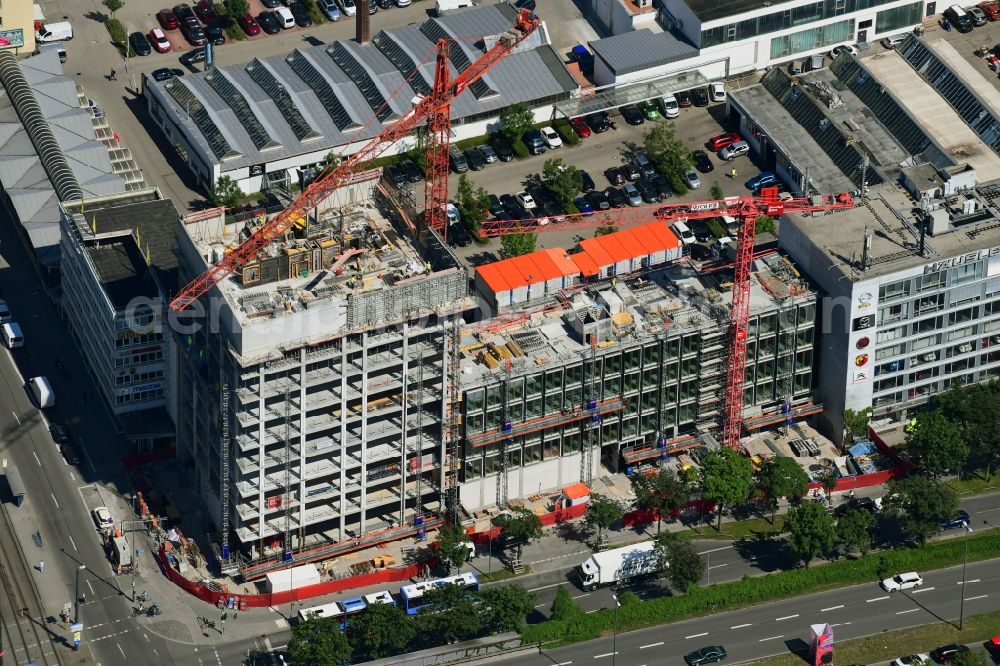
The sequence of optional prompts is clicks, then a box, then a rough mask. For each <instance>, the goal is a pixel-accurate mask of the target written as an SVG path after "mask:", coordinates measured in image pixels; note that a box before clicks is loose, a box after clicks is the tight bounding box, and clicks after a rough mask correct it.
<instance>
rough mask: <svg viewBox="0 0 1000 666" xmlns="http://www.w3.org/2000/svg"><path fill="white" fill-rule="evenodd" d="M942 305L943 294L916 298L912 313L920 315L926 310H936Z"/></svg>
mask: <svg viewBox="0 0 1000 666" xmlns="http://www.w3.org/2000/svg"><path fill="white" fill-rule="evenodd" d="M943 306H944V294H934V295H933V296H924V297H923V298H918V299H917V301H916V303H915V304H914V306H913V314H915V315H922V314H927V313H928V312H937V311H938V310H940V309H941V308H942V307H943Z"/></svg>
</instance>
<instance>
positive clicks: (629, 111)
mask: <svg viewBox="0 0 1000 666" xmlns="http://www.w3.org/2000/svg"><path fill="white" fill-rule="evenodd" d="M621 112H622V118H624V119H625V122H627V123H628V124H629V125H641V124H643V123H644V122H646V120H645V119H644V118H643V117H642V111H640V110H639V107H637V106H636V105H635V104H626V105H625V106H623V107H622V108H621Z"/></svg>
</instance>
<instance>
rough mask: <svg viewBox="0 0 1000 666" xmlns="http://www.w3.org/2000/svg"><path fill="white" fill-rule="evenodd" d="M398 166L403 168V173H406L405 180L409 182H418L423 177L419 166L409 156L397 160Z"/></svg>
mask: <svg viewBox="0 0 1000 666" xmlns="http://www.w3.org/2000/svg"><path fill="white" fill-rule="evenodd" d="M399 168H400V169H402V170H403V173H404V174H406V180H407V181H408V182H410V183H419V182H420V181H421V179H422V178H423V177H424V174H423V173H422V172H421V171H420V167H418V166H417V163H416V162H414V161H413V160H411V159H410V158H406V159H404V160H401V161H400V162H399Z"/></svg>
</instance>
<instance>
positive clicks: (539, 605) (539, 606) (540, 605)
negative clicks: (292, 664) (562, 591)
mask: <svg viewBox="0 0 1000 666" xmlns="http://www.w3.org/2000/svg"><path fill="white" fill-rule="evenodd" d="M544 605H545V604H538V605H537V606H535V608H541V607H542V606H544ZM267 651H268V652H270V651H271V649H270V648H268V650H267Z"/></svg>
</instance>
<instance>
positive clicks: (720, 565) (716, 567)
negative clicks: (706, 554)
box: [709, 562, 729, 569]
mask: <svg viewBox="0 0 1000 666" xmlns="http://www.w3.org/2000/svg"><path fill="white" fill-rule="evenodd" d="M728 566H729V563H728V562H727V563H726V564H716V565H715V566H711V567H709V569H718V568H719V567H728Z"/></svg>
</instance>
